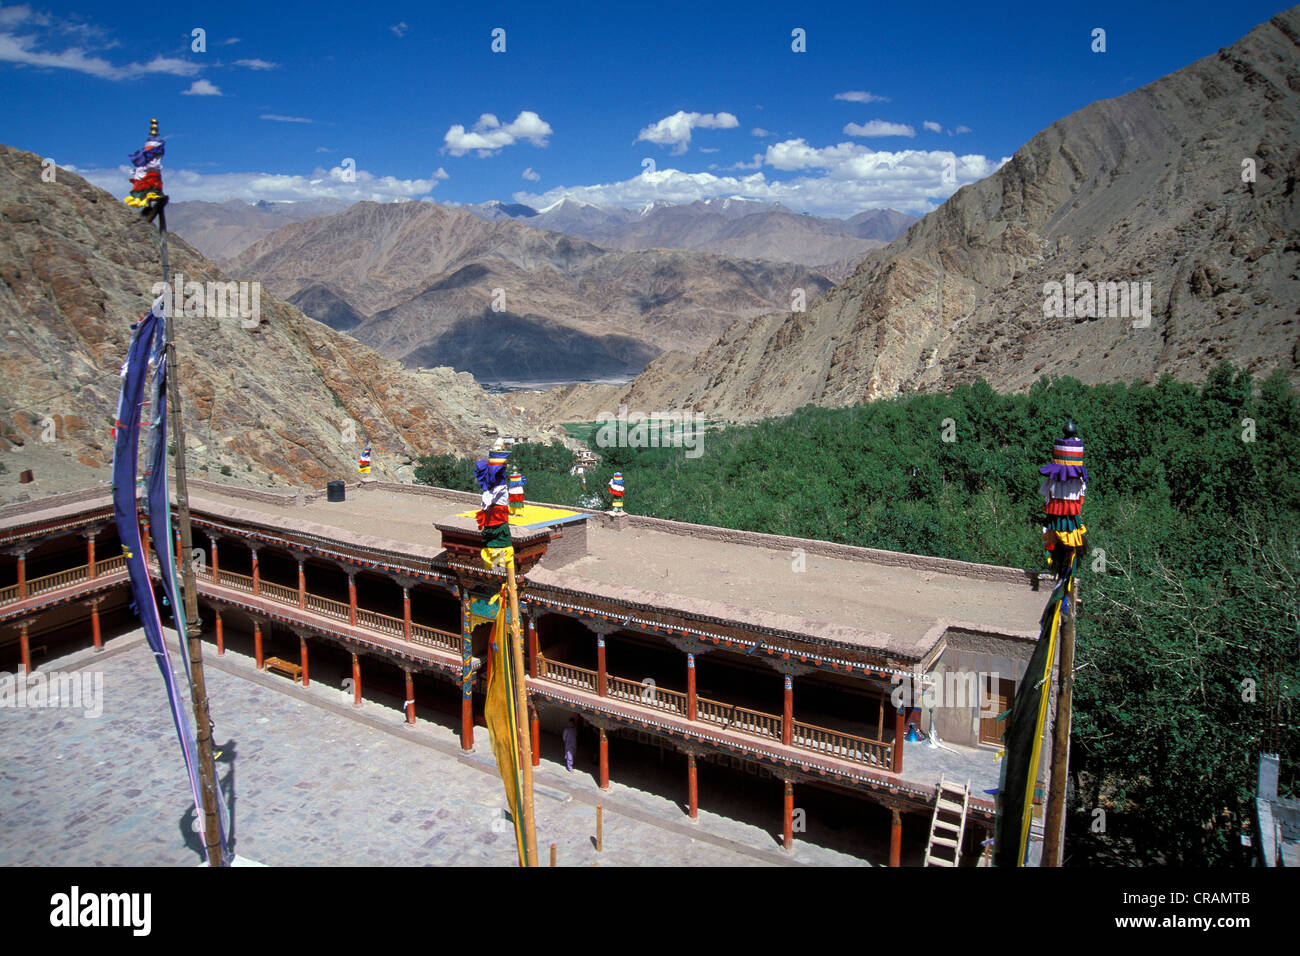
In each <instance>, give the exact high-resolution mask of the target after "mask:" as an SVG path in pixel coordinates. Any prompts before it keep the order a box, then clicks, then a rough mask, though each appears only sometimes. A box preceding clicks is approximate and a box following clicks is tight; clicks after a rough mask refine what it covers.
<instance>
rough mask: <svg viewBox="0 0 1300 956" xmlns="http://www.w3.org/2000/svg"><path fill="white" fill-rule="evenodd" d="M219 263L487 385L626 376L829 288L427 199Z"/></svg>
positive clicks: (405, 356) (335, 221) (781, 268)
mask: <svg viewBox="0 0 1300 956" xmlns="http://www.w3.org/2000/svg"><path fill="white" fill-rule="evenodd" d="M539 218H540V217H539ZM230 269H231V271H232V272H233V273H234V274H237V275H238V276H240V277H241V278H249V279H260V280H261V281H263V282H265V283H266V284H267V286H268V287H269V288H270V289H271V290H273V291H274V292H276V294H278V295H280V296H282V297H283V298H285V299H287V300H288V301H289V302H291V303H293V304H295V305H297V306H299V307H300V308H302V309H303V310H304V311H307V312H308V313H309V314H311V315H313V316H314V317H318V318H320V319H321V320H322V321H323V322H325V323H327V324H329V325H331V326H333V327H334V328H336V329H343V330H346V331H347V332H348V333H349V334H350V335H352V336H354V337H355V338H356V339H357V340H359V341H361V342H363V343H365V344H367V345H370V346H373V347H374V348H377V349H379V350H380V351H382V352H383V353H384V354H386V355H388V356H391V357H393V358H397V359H399V360H401V361H402V362H403V363H404V364H406V365H407V366H408V367H412V368H419V367H425V366H438V365H451V366H453V367H455V368H459V369H462V370H466V371H470V372H472V373H473V374H474V375H475V376H477V377H478V378H479V379H480V380H482V381H494V382H538V381H551V382H554V381H563V380H576V379H577V380H580V379H588V380H599V379H616V380H626V379H627V378H630V377H631V376H632V375H634V374H636V373H637V372H639V371H640V370H641V369H642V368H644V367H645V365H646V363H647V362H649V361H650V360H651V359H652V358H654V357H655V356H656V355H658V354H659V353H660V352H661V351H665V350H682V351H690V352H694V351H697V350H698V349H700V348H703V347H704V346H705V345H707V344H708V343H709V342H711V341H712V340H713V339H715V338H716V337H717V336H718V334H719V333H720V332H722V330H723V329H725V328H727V326H729V325H730V324H731V323H732V322H734V321H737V320H739V321H742V322H743V321H745V320H747V319H749V318H751V317H753V316H755V315H760V314H762V313H764V312H768V311H771V310H772V309H773V308H779V307H784V306H786V305H788V304H789V303H790V302H791V301H792V297H793V296H794V295H795V290H796V289H802V290H804V296H805V297H806V298H808V299H812V298H815V297H816V296H817V295H820V294H821V293H822V292H824V291H825V290H827V289H829V288H830V286H831V280H830V279H828V278H827V277H825V276H823V275H821V274H819V273H816V272H814V271H812V270H809V269H807V268H804V267H802V266H797V265H791V264H785V263H771V262H754V261H750V260H744V259H737V258H733V257H728V256H717V255H710V254H707V253H700V252H687V251H676V250H652V251H645V252H611V251H609V250H607V249H603V248H601V247H599V246H596V245H594V244H592V243H590V242H586V241H584V240H582V239H575V238H573V237H572V236H568V235H563V234H561V233H557V232H549V231H544V230H539V229H532V228H529V227H527V226H524V225H521V224H520V223H518V222H514V221H512V220H500V221H488V220H484V219H481V218H479V217H477V216H474V215H472V214H471V213H469V212H466V211H464V210H461V209H453V208H449V207H446V206H440V205H437V204H434V203H426V202H410V203H399V204H377V203H368V202H363V203H358V204H356V205H354V206H352V207H350V208H348V209H346V210H345V211H343V212H341V213H337V214H335V215H333V216H327V217H324V218H319V219H313V220H310V221H307V222H300V223H294V224H291V225H287V226H284V227H282V228H281V229H279V230H277V231H276V232H274V233H272V234H271V235H269V236H267V237H266V238H264V239H262V240H260V241H258V242H257V243H255V244H254V245H253V246H251V247H249V248H248V249H247V250H245V252H244V253H243V254H242V255H240V256H239V257H238V258H237V259H236V260H235V261H234V262H232V263H231V264H230Z"/></svg>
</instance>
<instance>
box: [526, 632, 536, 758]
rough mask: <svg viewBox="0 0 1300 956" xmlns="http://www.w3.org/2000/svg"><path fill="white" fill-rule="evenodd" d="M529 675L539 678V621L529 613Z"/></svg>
mask: <svg viewBox="0 0 1300 956" xmlns="http://www.w3.org/2000/svg"><path fill="white" fill-rule="evenodd" d="M528 676H529V677H531V678H533V679H534V680H536V679H537V622H535V621H534V620H533V616H532V615H531V614H530V615H528ZM534 753H536V748H534Z"/></svg>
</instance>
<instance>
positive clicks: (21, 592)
mask: <svg viewBox="0 0 1300 956" xmlns="http://www.w3.org/2000/svg"><path fill="white" fill-rule="evenodd" d="M26 599H27V552H26V551H25V550H20V551H19V552H18V600H20V601H24V600H26ZM24 633H26V632H25V631H24Z"/></svg>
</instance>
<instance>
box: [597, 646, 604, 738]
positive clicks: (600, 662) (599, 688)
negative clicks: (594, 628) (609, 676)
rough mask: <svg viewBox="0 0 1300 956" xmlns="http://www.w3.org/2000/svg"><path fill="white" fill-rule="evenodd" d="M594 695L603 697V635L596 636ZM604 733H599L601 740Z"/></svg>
mask: <svg viewBox="0 0 1300 956" xmlns="http://www.w3.org/2000/svg"><path fill="white" fill-rule="evenodd" d="M596 693H597V694H598V695H599V696H601V697H604V696H605V635H604V634H597V635H596ZM604 733H605V732H604V731H603V730H602V731H601V735H602V736H601V739H604Z"/></svg>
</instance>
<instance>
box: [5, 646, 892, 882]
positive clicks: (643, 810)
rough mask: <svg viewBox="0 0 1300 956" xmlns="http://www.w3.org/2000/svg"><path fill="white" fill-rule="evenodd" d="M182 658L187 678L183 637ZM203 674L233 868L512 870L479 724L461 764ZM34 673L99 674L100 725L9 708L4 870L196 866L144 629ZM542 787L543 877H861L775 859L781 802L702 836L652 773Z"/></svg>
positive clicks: (320, 687)
mask: <svg viewBox="0 0 1300 956" xmlns="http://www.w3.org/2000/svg"><path fill="white" fill-rule="evenodd" d="M169 633H170V632H169ZM172 657H173V662H174V664H175V666H176V668H177V669H178V671H179V668H180V666H181V665H180V659H179V656H178V651H177V648H176V645H175V643H174V638H173V643H172ZM204 660H205V663H206V665H207V666H206V673H207V679H208V688H209V695H210V698H211V699H212V701H213V711H214V719H215V720H216V722H217V723H216V738H215V739H216V743H217V746H218V748H219V749H220V750H221V751H222V754H221V757H220V759H219V774H220V776H221V778H222V781H223V786H224V787H225V788H226V790H227V792H231V791H233V793H234V796H235V799H234V801H233V813H234V820H235V825H234V836H235V840H236V852H237V854H238V856H239V857H241V858H243V859H246V860H249V861H255V862H258V863H262V864H266V865H270V866H290V865H336V866H337V865H348V866H415V865H439V866H447V865H453V866H510V865H514V864H515V862H516V856H515V849H514V840H513V832H512V829H511V826H510V824H509V821H508V819H507V818H506V817H505V806H506V804H505V797H504V793H503V788H502V785H501V781H500V779H499V777H498V776H497V773H496V767H495V763H494V762H493V760H492V757H491V751H490V748H489V747H488V742H487V733H486V731H485V730H484V729H483V728H482V727H478V728H476V729H475V743H476V752H474V753H472V754H469V755H464V754H462V753H461V751H460V747H459V742H458V740H457V738H456V736H455V734H454V732H453V731H452V730H451V729H450V728H449V727H447V726H443V725H440V724H438V723H436V722H432V721H423V720H422V721H420V723H419V724H417V726H416V727H415V728H407V727H406V726H405V725H404V723H403V722H402V715H401V712H400V711H399V710H397V709H396V708H387V707H384V706H382V705H380V704H376V703H374V702H371V701H367V702H366V703H365V704H363V706H362V707H360V708H354V707H352V705H351V700H352V696H351V694H350V693H349V692H346V691H343V690H340V689H338V688H337V687H335V686H330V685H328V684H326V683H324V682H322V681H320V680H318V679H313V681H312V684H311V686H310V687H308V688H306V689H304V688H301V687H298V686H295V685H293V684H291V683H290V682H289V681H288V680H287V679H285V678H282V677H278V676H275V675H270V674H266V673H262V672H258V671H257V670H256V668H255V667H254V665H253V662H252V661H251V660H249V659H248V658H247V657H244V656H242V655H238V654H232V653H231V652H230V651H229V650H228V651H227V654H226V655H225V656H224V657H222V658H219V659H218V658H216V657H215V655H214V654H213V653H212V648H211V645H206V646H205V658H204ZM41 671H42V672H46V673H50V672H54V671H61V672H65V673H67V672H88V673H90V674H91V675H92V676H93V674H94V673H96V672H99V673H102V675H103V685H102V687H103V700H102V704H103V713H102V716H98V717H87V716H83V711H82V710H77V709H63V708H60V709H54V708H48V707H45V708H41V707H14V706H0V865H5V866H27V865H46V866H49V865H61V866H89V865H109V866H113V865H139V866H192V865H195V864H196V863H198V862H200V860H201V855H200V849H199V843H198V839H197V837H196V836H195V835H194V833H193V832H192V821H193V808H192V800H191V798H190V796H189V786H188V783H187V780H186V775H185V770H184V763H183V761H182V758H181V755H180V748H179V744H178V743H177V740H176V735H175V731H174V729H173V727H172V722H171V718H170V715H169V712H168V709H167V706H166V702H165V700H164V695H163V687H162V681H161V678H160V676H159V674H158V670H157V667H156V665H155V664H154V661H153V659H152V655H151V654H150V653H149V651H148V649H147V647H146V645H145V644H144V639H143V635H142V633H141V632H140V631H138V630H136V631H131V632H129V633H127V634H124V635H122V636H120V637H117V638H114V639H112V640H110V641H109V642H108V643H107V645H106V649H105V650H104V651H103V652H102V653H98V654H96V653H94V652H93V651H90V650H85V651H78V652H76V653H74V654H70V655H68V656H67V657H65V658H62V659H58V660H52V661H48V662H42V664H41ZM315 677H316V667H315V666H313V678H315ZM0 680H4V681H9V682H10V684H11V685H12V682H13V681H14V680H16V678H14V677H13V676H12V675H7V674H6V675H0ZM182 686H184V685H183V679H182ZM84 703H85V702H84V701H83V705H84ZM535 773H536V778H535V792H536V815H537V839H538V846H539V849H540V853H541V855H542V858H543V863H545V862H546V855H547V850H548V848H549V845H550V844H551V843H555V844H556V845H557V853H558V862H559V865H561V866H590V865H600V866H643V865H668V866H755V865H758V866H763V865H767V866H773V865H775V866H781V865H787V866H789V865H795V866H798V865H822V866H825V865H835V866H843V865H857V866H861V865H868V864H867V862H866V860H864V859H861V858H859V857H858V856H853V855H849V854H848V853H845V852H840V851H838V850H836V849H831V848H829V847H826V846H820V845H817V844H815V843H812V842H807V841H801V840H800V839H799V837H798V835H797V836H796V847H795V850H794V852H793V853H787V852H785V851H783V850H781V849H780V848H778V847H777V845H776V842H775V839H774V837H775V836H776V835H777V834H774V828H776V827H779V825H780V821H779V803H778V802H777V801H778V800H779V797H778V796H776V791H773V797H772V800H771V802H772V804H773V809H772V813H771V821H770V826H767V827H764V826H760V825H755V824H754V823H751V822H745V820H744V819H732V818H729V817H728V816H724V815H720V814H718V813H714V812H711V811H710V810H708V809H707V808H706V807H704V806H701V809H700V819H699V821H698V822H696V823H691V822H690V821H689V820H688V818H687V817H686V816H685V814H684V813H683V811H682V809H681V806H680V805H679V804H678V803H676V802H674V800H672V799H670V798H668V797H665V796H662V795H661V794H660V793H658V792H652V791H651V790H649V789H638V788H637V786H635V784H637V783H642V782H643V781H644V780H645V779H646V777H645V775H637V774H630V773H629V774H626V775H625V776H626V777H627V779H628V780H629V781H630V783H625V782H620V781H619V780H617V779H615V780H614V781H612V782H611V789H610V791H608V792H601V791H600V790H599V789H598V788H597V787H596V785H595V782H594V781H593V780H592V778H591V776H589V775H588V774H585V773H582V774H579V773H575V774H572V775H570V774H568V773H567V772H566V771H565V770H564V768H563V766H562V765H559V764H557V763H555V762H553V761H551V760H547V759H543V762H542V766H541V767H539V768H537V770H536V771H535ZM597 802H600V803H601V804H603V808H604V850H603V852H601V853H597V852H596V850H595V847H594V834H595V804H596V803H597ZM740 816H742V817H744V816H749V817H750V818H751V819H752V815H745V814H741V815H740ZM864 846H865V845H864ZM872 858H873V859H874V858H875V854H874V853H872Z"/></svg>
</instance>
